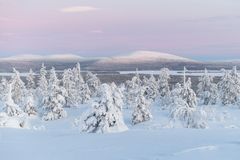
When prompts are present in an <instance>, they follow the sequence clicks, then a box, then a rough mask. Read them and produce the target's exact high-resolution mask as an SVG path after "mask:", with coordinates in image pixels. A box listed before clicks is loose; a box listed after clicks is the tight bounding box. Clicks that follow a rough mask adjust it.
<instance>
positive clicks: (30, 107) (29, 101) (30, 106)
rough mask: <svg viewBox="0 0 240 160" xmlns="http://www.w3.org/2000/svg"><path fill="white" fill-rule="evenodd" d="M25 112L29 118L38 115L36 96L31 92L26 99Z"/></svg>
mask: <svg viewBox="0 0 240 160" xmlns="http://www.w3.org/2000/svg"><path fill="white" fill-rule="evenodd" d="M23 111H24V112H25V113H27V114H28V115H29V116H31V115H36V114H37V110H36V107H35V102H34V96H33V94H32V93H31V92H28V94H27V95H26V97H25V102H24V108H23Z"/></svg>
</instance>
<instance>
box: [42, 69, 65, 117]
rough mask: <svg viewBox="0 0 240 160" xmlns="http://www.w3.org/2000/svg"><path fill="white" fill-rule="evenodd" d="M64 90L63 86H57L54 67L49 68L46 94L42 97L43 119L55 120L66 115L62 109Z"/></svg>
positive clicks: (57, 81)
mask: <svg viewBox="0 0 240 160" xmlns="http://www.w3.org/2000/svg"><path fill="white" fill-rule="evenodd" d="M65 96H66V91H65V89H64V88H63V87H60V86H59V80H58V78H57V75H56V72H55V69H54V68H52V69H51V70H50V78H49V82H48V92H47V96H46V97H45V98H44V101H43V102H44V111H45V113H44V115H43V119H44V120H46V121H48V120H57V119H61V118H64V117H66V116H67V112H66V111H65V110H64V109H63V106H64V105H65V103H66V100H65Z"/></svg>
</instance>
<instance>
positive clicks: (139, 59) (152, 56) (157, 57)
mask: <svg viewBox="0 0 240 160" xmlns="http://www.w3.org/2000/svg"><path fill="white" fill-rule="evenodd" d="M151 61H152V62H157V61H162V62H194V60H191V59H188V58H184V57H180V56H176V55H173V54H168V53H161V52H153V51H136V52H134V53H132V54H129V55H126V56H115V57H110V58H106V59H103V60H101V61H99V63H143V62H151Z"/></svg>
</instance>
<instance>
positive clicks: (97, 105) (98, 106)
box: [82, 84, 127, 133]
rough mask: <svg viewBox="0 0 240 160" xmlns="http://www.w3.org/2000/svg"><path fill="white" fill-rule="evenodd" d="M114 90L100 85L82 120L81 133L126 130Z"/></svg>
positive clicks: (106, 85)
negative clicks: (90, 107)
mask: <svg viewBox="0 0 240 160" xmlns="http://www.w3.org/2000/svg"><path fill="white" fill-rule="evenodd" d="M113 88H114V87H113ZM113 92H115V89H113V90H112V87H111V86H109V85H108V84H102V85H101V86H100V87H99V89H98V90H97V94H96V99H95V101H94V102H93V105H92V110H91V112H90V113H89V114H88V115H87V116H86V118H85V119H84V124H83V128H82V131H84V132H89V133H107V132H120V131H124V130H127V127H126V125H125V124H124V121H123V116H122V111H121V106H119V105H121V103H119V101H118V96H116V94H115V95H114V93H113Z"/></svg>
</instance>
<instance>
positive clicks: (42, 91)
mask: <svg viewBox="0 0 240 160" xmlns="http://www.w3.org/2000/svg"><path fill="white" fill-rule="evenodd" d="M46 75H47V70H46V66H45V65H44V63H43V64H42V67H41V69H40V72H39V80H38V88H37V95H38V107H42V105H43V99H44V97H46V95H47V92H48V81H47V78H46Z"/></svg>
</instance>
